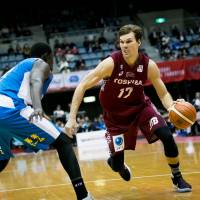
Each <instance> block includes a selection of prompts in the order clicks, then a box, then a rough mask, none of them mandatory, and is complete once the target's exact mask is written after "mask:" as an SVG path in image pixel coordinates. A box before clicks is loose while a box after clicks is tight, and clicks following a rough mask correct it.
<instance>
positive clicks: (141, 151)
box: [0, 138, 200, 200]
mask: <svg viewBox="0 0 200 200" xmlns="http://www.w3.org/2000/svg"><path fill="white" fill-rule="evenodd" d="M177 140H178V139H177ZM192 140H193V139H192V138H186V139H184V140H183V141H180V142H179V143H178V146H179V152H180V159H181V169H182V174H183V175H184V177H185V179H186V180H187V181H188V182H190V183H191V184H192V186H193V191H192V192H191V193H176V192H175V191H174V189H173V187H172V183H171V180H170V170H169V168H168V166H167V164H166V161H165V158H164V156H163V148H162V145H161V143H160V142H157V143H155V144H152V145H149V144H146V142H143V140H140V141H138V144H137V149H136V151H134V152H133V151H127V152H126V154H125V155H126V163H127V164H128V165H129V166H130V168H131V170H132V172H133V179H132V180H131V181H130V182H125V181H123V180H122V179H120V177H119V175H118V174H117V173H114V172H112V171H111V169H110V168H109V167H108V166H107V164H106V161H105V159H104V160H90V161H80V166H81V170H82V175H83V177H84V179H85V182H86V186H87V188H88V190H89V191H90V192H91V193H92V194H93V196H94V197H95V199H96V200H135V199H142V200H169V199H170V200H188V199H191V200H200V138H198V139H197V138H195V139H194V140H193V141H192ZM75 199H76V198H75V195H74V192H73V189H72V186H71V184H70V181H69V178H68V176H67V174H66V173H65V172H64V170H63V169H62V166H61V164H60V163H59V161H58V157H57V154H56V152H55V151H54V150H51V151H46V152H41V153H38V154H37V155H32V154H28V155H20V156H19V155H18V156H16V157H15V158H14V159H12V160H11V161H10V163H9V165H8V166H7V168H6V170H5V171H4V172H2V173H1V174H0V200H75Z"/></svg>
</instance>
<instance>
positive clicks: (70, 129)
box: [65, 57, 114, 137]
mask: <svg viewBox="0 0 200 200" xmlns="http://www.w3.org/2000/svg"><path fill="white" fill-rule="evenodd" d="M113 67H114V62H113V60H112V58H111V57H109V58H106V59H105V60H103V61H102V62H101V63H99V64H98V65H97V67H96V68H95V69H94V70H92V71H91V72H90V73H89V74H88V75H86V76H85V77H84V78H83V80H82V81H81V82H80V83H79V85H78V86H77V88H76V90H75V92H74V95H73V98H72V103H71V108H70V114H69V119H68V122H67V123H66V125H65V132H66V133H67V135H68V136H69V137H72V135H73V134H74V133H75V132H76V130H77V127H78V125H77V122H76V115H77V112H78V109H79V106H80V104H81V102H82V99H83V96H84V94H85V91H86V90H87V89H89V88H92V87H94V86H96V85H97V84H98V83H99V81H101V80H102V79H104V78H106V77H109V76H110V75H111V73H112V70H113Z"/></svg>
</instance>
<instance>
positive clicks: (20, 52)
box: [15, 43, 22, 55]
mask: <svg viewBox="0 0 200 200" xmlns="http://www.w3.org/2000/svg"><path fill="white" fill-rule="evenodd" d="M15 54H16V55H18V54H22V48H21V45H20V44H19V43H17V44H16V48H15Z"/></svg>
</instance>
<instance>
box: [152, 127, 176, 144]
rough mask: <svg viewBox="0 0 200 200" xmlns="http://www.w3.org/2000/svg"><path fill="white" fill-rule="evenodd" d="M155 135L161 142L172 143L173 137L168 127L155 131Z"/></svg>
mask: <svg viewBox="0 0 200 200" xmlns="http://www.w3.org/2000/svg"><path fill="white" fill-rule="evenodd" d="M154 133H155V135H156V136H157V137H158V138H159V139H160V140H161V141H162V142H164V143H165V142H166V143H168V142H171V141H173V140H174V139H173V135H172V133H171V131H170V130H169V127H168V126H165V127H161V128H158V129H156V130H155V132H154Z"/></svg>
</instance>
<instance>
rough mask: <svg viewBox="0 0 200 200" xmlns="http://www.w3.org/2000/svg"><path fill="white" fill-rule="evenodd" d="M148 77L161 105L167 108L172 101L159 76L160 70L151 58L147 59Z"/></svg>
mask: <svg viewBox="0 0 200 200" xmlns="http://www.w3.org/2000/svg"><path fill="white" fill-rule="evenodd" d="M148 79H149V80H150V81H151V83H152V84H153V86H154V88H155V90H156V92H157V94H158V96H159V98H160V100H161V102H162V104H163V106H164V107H165V108H166V109H167V110H168V109H169V108H170V107H171V106H172V105H173V103H174V101H173V99H172V97H171V95H170V93H169V92H168V91H167V88H166V86H165V84H164V83H163V81H162V80H161V78H160V71H159V68H158V66H157V64H156V63H155V62H154V61H152V60H149V66H148Z"/></svg>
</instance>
